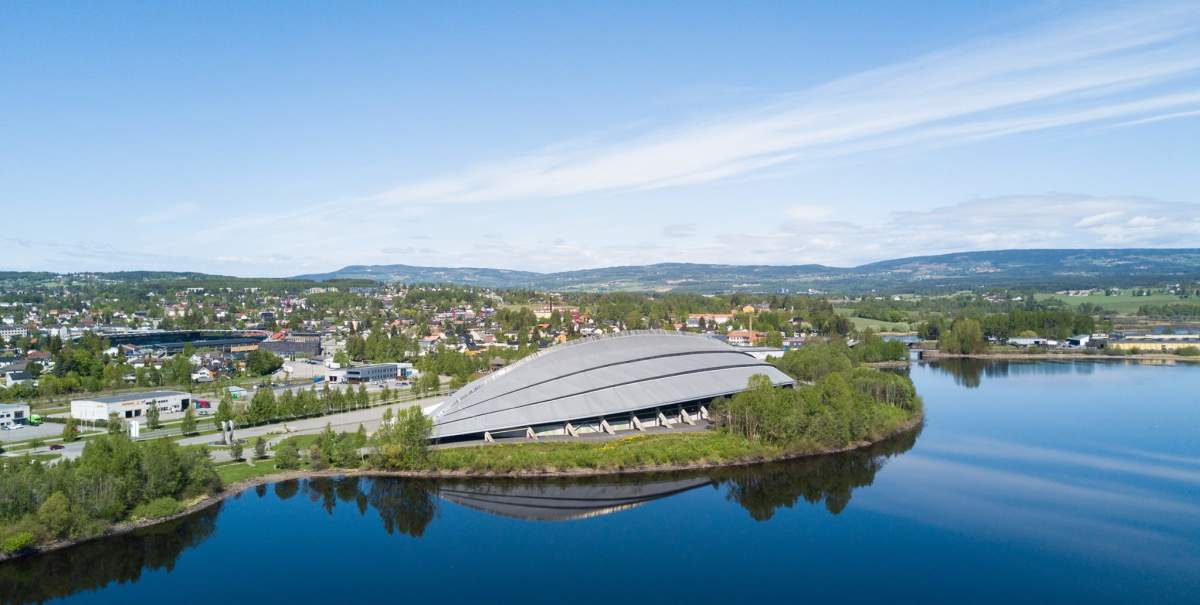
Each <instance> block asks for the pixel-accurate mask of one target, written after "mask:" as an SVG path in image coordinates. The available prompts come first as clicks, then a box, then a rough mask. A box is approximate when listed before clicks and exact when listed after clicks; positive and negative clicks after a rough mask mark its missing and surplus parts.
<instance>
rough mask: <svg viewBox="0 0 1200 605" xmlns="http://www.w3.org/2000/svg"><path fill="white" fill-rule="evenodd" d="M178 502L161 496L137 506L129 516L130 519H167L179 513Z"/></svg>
mask: <svg viewBox="0 0 1200 605" xmlns="http://www.w3.org/2000/svg"><path fill="white" fill-rule="evenodd" d="M179 509H180V506H179V501H178V500H176V499H174V498H172V497H170V496H163V497H162V498H155V499H154V500H151V501H149V502H146V503H144V504H139V505H138V506H136V507H135V508H134V509H133V512H132V513H130V514H129V518H130V519H158V518H161V517H169V516H171V515H174V514H175V513H177V512H179Z"/></svg>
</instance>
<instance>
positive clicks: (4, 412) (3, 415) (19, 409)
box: [0, 403, 29, 429]
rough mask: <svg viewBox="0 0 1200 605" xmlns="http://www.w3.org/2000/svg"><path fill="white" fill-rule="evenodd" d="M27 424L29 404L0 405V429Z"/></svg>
mask: <svg viewBox="0 0 1200 605" xmlns="http://www.w3.org/2000/svg"><path fill="white" fill-rule="evenodd" d="M28 422H29V404H27V403H0V429H7V428H8V427H10V426H12V425H14V424H26V423H28Z"/></svg>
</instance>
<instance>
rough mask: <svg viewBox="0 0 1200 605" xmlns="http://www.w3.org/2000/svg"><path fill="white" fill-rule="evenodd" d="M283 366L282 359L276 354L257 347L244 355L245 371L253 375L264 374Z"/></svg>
mask: <svg viewBox="0 0 1200 605" xmlns="http://www.w3.org/2000/svg"><path fill="white" fill-rule="evenodd" d="M281 367H283V359H282V358H280V357H279V356H278V355H276V354H274V353H272V352H270V351H264V350H262V349H258V350H255V351H251V352H250V353H249V354H248V355H246V371H247V372H249V373H250V374H251V375H254V376H266V375H268V374H271V373H273V372H275V370H278V369H279V368H281Z"/></svg>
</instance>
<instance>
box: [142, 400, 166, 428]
mask: <svg viewBox="0 0 1200 605" xmlns="http://www.w3.org/2000/svg"><path fill="white" fill-rule="evenodd" d="M146 426H148V427H150V428H151V429H156V428H158V427H160V426H162V425H161V423H160V422H159V417H158V406H157V405H151V406H150V407H149V408H147V409H146Z"/></svg>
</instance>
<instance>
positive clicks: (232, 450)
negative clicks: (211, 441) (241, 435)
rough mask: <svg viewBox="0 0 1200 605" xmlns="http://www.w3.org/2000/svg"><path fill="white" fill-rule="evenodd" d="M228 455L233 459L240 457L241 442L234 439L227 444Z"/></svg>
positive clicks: (239, 458)
mask: <svg viewBox="0 0 1200 605" xmlns="http://www.w3.org/2000/svg"><path fill="white" fill-rule="evenodd" d="M229 456H230V457H231V458H233V459H234V460H241V459H242V442H241V441H239V440H237V439H234V441H233V443H231V444H229Z"/></svg>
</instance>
